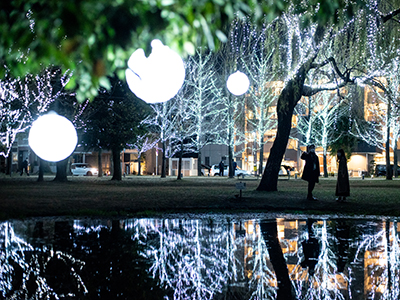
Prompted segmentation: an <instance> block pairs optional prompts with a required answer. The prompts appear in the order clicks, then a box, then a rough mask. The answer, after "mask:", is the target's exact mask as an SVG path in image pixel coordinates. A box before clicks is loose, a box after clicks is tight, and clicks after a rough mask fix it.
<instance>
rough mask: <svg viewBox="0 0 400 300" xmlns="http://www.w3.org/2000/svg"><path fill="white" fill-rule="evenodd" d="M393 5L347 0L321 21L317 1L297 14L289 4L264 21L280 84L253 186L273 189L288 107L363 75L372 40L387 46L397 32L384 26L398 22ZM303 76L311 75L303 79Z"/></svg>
mask: <svg viewBox="0 0 400 300" xmlns="http://www.w3.org/2000/svg"><path fill="white" fill-rule="evenodd" d="M392 4H393V3H392ZM353 5H355V6H353ZM397 6H398V4H396V5H394V6H393V5H391V4H390V3H387V2H379V3H378V2H377V1H374V0H368V1H365V2H362V3H357V4H355V3H349V6H348V7H347V9H355V10H354V12H355V13H354V15H351V14H350V15H349V14H347V10H340V11H338V12H337V14H335V16H338V18H337V19H336V21H334V22H328V23H326V24H322V23H320V22H313V20H315V19H316V18H315V15H317V14H318V13H319V12H318V10H319V8H320V7H319V6H317V7H315V10H314V11H311V10H309V11H306V12H304V13H303V14H297V13H296V11H297V9H298V8H297V6H295V5H290V7H289V8H288V9H287V11H286V12H285V13H283V14H282V15H281V16H280V17H278V18H276V19H275V20H274V21H273V22H272V23H268V24H266V25H265V26H266V28H267V29H268V35H269V36H270V38H269V40H268V43H270V44H278V45H281V47H280V49H279V50H280V51H277V54H276V56H275V57H274V59H273V60H274V67H275V72H276V74H277V76H280V77H281V78H283V79H284V82H285V84H284V87H283V89H282V91H281V93H280V95H279V97H278V101H277V116H278V126H277V135H276V138H275V140H274V144H273V146H272V148H271V151H270V156H269V158H268V161H267V165H266V168H265V170H264V174H263V178H262V180H261V182H260V184H259V186H258V188H257V190H259V191H276V190H277V183H278V172H279V168H280V165H281V161H282V159H283V155H284V153H285V151H286V147H287V144H288V140H289V136H290V130H291V125H292V116H293V112H294V107H295V106H296V105H297V103H298V102H299V101H300V99H301V98H302V97H304V96H306V97H309V96H312V95H315V94H317V93H318V92H320V91H323V90H336V89H339V88H341V87H343V86H345V85H348V84H354V83H356V81H357V80H359V79H361V78H363V77H364V76H365V73H364V71H365V68H364V66H365V62H367V60H368V62H367V63H369V64H370V65H371V66H373V64H372V63H371V62H373V61H374V60H375V59H376V56H377V55H379V54H380V50H379V48H378V47H377V45H378V44H382V45H384V46H388V44H389V42H390V41H391V38H389V39H388V37H393V36H397V35H398V32H397V30H392V31H389V30H387V27H388V26H387V24H389V23H391V24H392V23H393V24H395V25H394V26H398V23H396V22H394V21H395V20H394V19H393V18H395V17H396V16H397V15H398V13H399V12H400V10H399V7H397ZM360 7H362V8H363V9H358V8H360ZM356 8H357V9H356ZM393 8H394V9H396V10H395V11H393ZM392 21H393V22H392ZM397 40H398V39H397ZM396 43H397V41H396ZM396 45H397V44H396ZM386 49H387V48H386ZM367 70H368V71H369V70H370V69H367ZM327 75H328V76H327ZM308 78H314V81H313V82H309V81H308ZM324 78H325V79H324ZM322 79H324V80H322ZM361 80H362V79H361ZM315 82H317V83H318V84H315Z"/></svg>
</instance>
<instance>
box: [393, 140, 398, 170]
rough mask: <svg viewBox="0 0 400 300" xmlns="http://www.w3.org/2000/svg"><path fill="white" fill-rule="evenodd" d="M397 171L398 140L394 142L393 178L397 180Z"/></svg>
mask: <svg viewBox="0 0 400 300" xmlns="http://www.w3.org/2000/svg"><path fill="white" fill-rule="evenodd" d="M398 173H399V172H398V170H397V139H396V140H395V141H394V147H393V176H394V177H395V178H397V176H398V175H399V174H398Z"/></svg>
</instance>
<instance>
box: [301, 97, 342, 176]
mask: <svg viewBox="0 0 400 300" xmlns="http://www.w3.org/2000/svg"><path fill="white" fill-rule="evenodd" d="M308 102H309V103H306V102H304V101H300V102H299V103H298V104H297V105H296V107H295V108H294V113H295V114H296V115H297V126H296V129H297V132H298V133H300V135H301V136H302V138H300V142H301V143H302V144H303V145H310V144H314V145H315V146H316V147H322V149H323V166H324V177H328V168H327V154H328V149H329V147H330V146H331V145H332V144H333V143H335V142H336V141H337V140H338V139H339V138H340V137H341V133H339V134H336V135H335V134H334V133H335V132H337V126H336V125H337V120H338V118H340V117H341V116H344V115H345V113H346V112H348V111H349V106H348V105H347V104H346V103H344V99H341V98H340V97H338V96H337V95H336V94H332V93H331V92H321V93H319V94H317V95H315V96H313V97H312V98H311V97H310V98H309V99H308Z"/></svg>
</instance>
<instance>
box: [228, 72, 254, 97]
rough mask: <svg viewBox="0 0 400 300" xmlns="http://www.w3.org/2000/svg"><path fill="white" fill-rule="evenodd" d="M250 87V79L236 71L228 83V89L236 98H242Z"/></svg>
mask: <svg viewBox="0 0 400 300" xmlns="http://www.w3.org/2000/svg"><path fill="white" fill-rule="evenodd" d="M249 86H250V81H249V78H248V77H247V75H246V74H244V73H242V72H240V71H236V72H235V73H233V74H231V75H230V76H229V77H228V80H227V81H226V87H227V88H228V90H229V91H230V92H231V93H232V94H234V95H235V96H241V95H243V94H244V93H246V92H247V90H248V89H249Z"/></svg>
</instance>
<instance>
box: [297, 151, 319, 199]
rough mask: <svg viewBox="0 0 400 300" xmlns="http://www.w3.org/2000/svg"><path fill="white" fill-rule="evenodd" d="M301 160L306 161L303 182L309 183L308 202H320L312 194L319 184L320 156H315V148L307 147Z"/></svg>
mask: <svg viewBox="0 0 400 300" xmlns="http://www.w3.org/2000/svg"><path fill="white" fill-rule="evenodd" d="M301 159H303V160H305V161H306V162H305V165H304V170H303V176H302V177H301V178H302V179H303V180H305V181H308V193H307V200H313V201H318V199H317V198H315V197H314V196H313V194H312V192H313V190H314V187H315V184H316V183H317V182H319V175H320V173H319V160H318V156H317V155H316V154H315V146H314V145H309V146H307V151H306V152H303V154H302V155H301Z"/></svg>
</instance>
